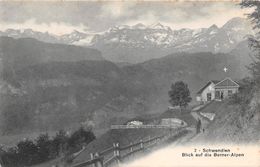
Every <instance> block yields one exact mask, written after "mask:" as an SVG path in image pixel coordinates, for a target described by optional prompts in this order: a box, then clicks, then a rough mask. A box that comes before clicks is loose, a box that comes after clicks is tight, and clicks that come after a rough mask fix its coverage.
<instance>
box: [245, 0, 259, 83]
mask: <svg viewBox="0 0 260 167" xmlns="http://www.w3.org/2000/svg"><path fill="white" fill-rule="evenodd" d="M240 5H241V7H242V8H253V9H254V11H253V12H252V13H250V14H248V18H249V19H250V20H251V22H252V23H253V25H254V26H253V28H254V29H255V30H256V36H255V37H253V38H250V39H249V46H250V48H251V49H252V50H253V51H254V53H255V55H254V57H253V63H251V64H250V66H249V70H250V71H251V73H252V76H253V80H254V82H255V84H256V86H257V87H258V88H260V2H259V1H252V0H243V1H242V2H241V3H240Z"/></svg>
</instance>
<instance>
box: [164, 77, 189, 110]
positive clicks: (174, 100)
mask: <svg viewBox="0 0 260 167" xmlns="http://www.w3.org/2000/svg"><path fill="white" fill-rule="evenodd" d="M168 94H169V97H170V101H169V102H170V103H171V104H172V106H179V107H180V108H183V107H186V106H187V105H188V103H189V102H191V97H190V90H189V88H188V85H187V84H186V83H184V82H183V81H178V82H175V83H174V84H172V86H171V90H170V91H169V92H168Z"/></svg>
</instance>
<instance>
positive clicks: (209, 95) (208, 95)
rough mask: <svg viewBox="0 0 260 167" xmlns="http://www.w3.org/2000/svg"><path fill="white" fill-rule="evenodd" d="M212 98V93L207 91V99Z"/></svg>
mask: <svg viewBox="0 0 260 167" xmlns="http://www.w3.org/2000/svg"><path fill="white" fill-rule="evenodd" d="M210 100H211V93H207V101H210Z"/></svg>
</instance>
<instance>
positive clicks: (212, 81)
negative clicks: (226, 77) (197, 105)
mask: <svg viewBox="0 0 260 167" xmlns="http://www.w3.org/2000/svg"><path fill="white" fill-rule="evenodd" d="M211 83H213V84H217V83H219V81H217V80H211V81H209V82H208V83H207V84H206V85H205V86H204V87H202V88H201V89H200V90H199V91H198V92H197V94H201V93H202V92H203V90H204V89H206V88H207V87H208V86H209V85H210V84H211Z"/></svg>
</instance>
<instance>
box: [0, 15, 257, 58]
mask: <svg viewBox="0 0 260 167" xmlns="http://www.w3.org/2000/svg"><path fill="white" fill-rule="evenodd" d="M0 35H1V36H10V37H14V38H21V37H31V38H35V39H38V40H41V41H45V42H50V43H64V44H70V45H80V46H87V47H92V48H96V49H98V50H100V51H101V52H102V55H103V56H104V58H106V59H107V60H110V61H114V62H129V63H138V62H143V61H146V60H149V59H152V58H159V57H163V56H165V55H168V54H171V53H175V52H190V53H194V52H213V53H219V52H222V53H228V52H230V51H231V50H232V49H234V48H235V47H236V45H237V44H238V43H239V42H241V41H243V40H245V39H246V38H247V37H248V36H250V35H254V31H253V30H252V28H251V25H250V22H249V21H248V20H246V19H243V18H238V17H237V18H233V19H231V20H229V21H228V22H227V23H226V24H224V25H223V26H222V27H217V26H216V25H212V26H210V27H209V28H200V29H188V28H183V29H180V30H172V29H171V28H170V27H168V26H164V25H162V24H161V23H156V24H153V25H150V26H146V25H144V24H142V23H139V24H136V25H133V26H128V25H121V26H115V27H112V28H110V29H109V30H107V31H105V32H103V33H99V34H95V33H82V32H78V31H74V32H72V33H70V34H65V35H62V36H56V35H52V34H49V33H48V32H46V33H41V32H35V31H33V30H31V29H26V30H13V29H8V30H6V31H5V32H0Z"/></svg>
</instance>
